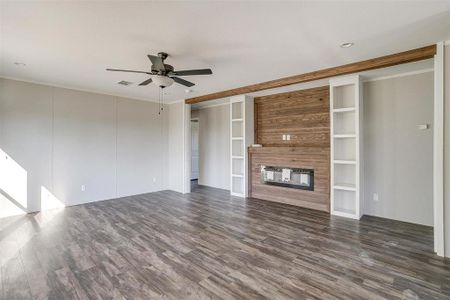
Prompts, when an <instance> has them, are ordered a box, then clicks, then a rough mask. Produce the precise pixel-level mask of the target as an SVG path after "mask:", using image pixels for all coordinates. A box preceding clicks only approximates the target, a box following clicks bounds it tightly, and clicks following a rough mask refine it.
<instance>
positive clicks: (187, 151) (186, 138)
mask: <svg viewBox="0 0 450 300" xmlns="http://www.w3.org/2000/svg"><path fill="white" fill-rule="evenodd" d="M182 147H183V194H187V193H190V192H191V105H190V104H183V146H182Z"/></svg>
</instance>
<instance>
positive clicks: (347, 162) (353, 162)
mask: <svg viewBox="0 0 450 300" xmlns="http://www.w3.org/2000/svg"><path fill="white" fill-rule="evenodd" d="M333 162H334V163H335V164H340V165H356V160H343V159H335V160H333Z"/></svg>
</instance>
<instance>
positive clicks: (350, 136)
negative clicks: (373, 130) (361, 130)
mask: <svg viewBox="0 0 450 300" xmlns="http://www.w3.org/2000/svg"><path fill="white" fill-rule="evenodd" d="M333 137H334V138H335V139H354V138H356V134H335V135H333Z"/></svg>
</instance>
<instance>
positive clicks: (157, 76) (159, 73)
mask: <svg viewBox="0 0 450 300" xmlns="http://www.w3.org/2000/svg"><path fill="white" fill-rule="evenodd" d="M168 56H169V55H168V54H167V53H165V52H159V53H158V56H155V55H147V57H148V58H149V59H150V61H151V62H152V67H151V69H150V71H135V70H122V69H109V68H108V69H106V70H107V71H116V72H130V73H141V74H148V75H150V76H151V77H150V78H149V79H147V80H145V81H143V82H141V83H140V84H139V85H140V86H143V85H147V84H149V83H151V82H154V83H155V84H156V85H158V86H159V87H161V88H165V87H168V86H170V85H172V84H173V82H176V83H178V84H181V85H184V86H187V87H191V86H194V85H195V83H192V82H190V81H187V80H184V79H182V78H180V77H178V76H191V75H211V74H212V71H211V69H196V70H180V71H175V70H174V68H173V67H172V66H171V65H168V64H165V63H164V60H165V59H166V58H167V57H168Z"/></svg>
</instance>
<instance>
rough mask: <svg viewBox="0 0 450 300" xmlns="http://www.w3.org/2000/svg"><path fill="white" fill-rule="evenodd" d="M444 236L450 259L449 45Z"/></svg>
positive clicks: (449, 56)
mask: <svg viewBox="0 0 450 300" xmlns="http://www.w3.org/2000/svg"><path fill="white" fill-rule="evenodd" d="M444 57H445V60H444V61H445V63H444V64H445V67H444V84H445V86H444V97H445V99H444V109H445V114H444V200H445V201H444V210H445V213H444V222H445V226H444V235H445V256H447V257H450V43H449V42H448V41H447V45H446V46H445V51H444Z"/></svg>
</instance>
